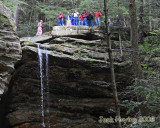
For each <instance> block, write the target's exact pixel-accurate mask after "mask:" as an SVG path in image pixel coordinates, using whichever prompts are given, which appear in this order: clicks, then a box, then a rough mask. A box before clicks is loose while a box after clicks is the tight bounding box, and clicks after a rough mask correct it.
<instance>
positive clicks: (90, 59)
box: [88, 58, 97, 61]
mask: <svg viewBox="0 0 160 128" xmlns="http://www.w3.org/2000/svg"><path fill="white" fill-rule="evenodd" d="M88 59H89V61H97V60H96V59H92V58H88Z"/></svg>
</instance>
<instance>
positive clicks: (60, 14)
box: [57, 12, 63, 26]
mask: <svg viewBox="0 0 160 128" xmlns="http://www.w3.org/2000/svg"><path fill="white" fill-rule="evenodd" d="M57 18H58V24H59V26H63V20H62V19H63V15H62V13H61V12H59V14H58V15H57Z"/></svg>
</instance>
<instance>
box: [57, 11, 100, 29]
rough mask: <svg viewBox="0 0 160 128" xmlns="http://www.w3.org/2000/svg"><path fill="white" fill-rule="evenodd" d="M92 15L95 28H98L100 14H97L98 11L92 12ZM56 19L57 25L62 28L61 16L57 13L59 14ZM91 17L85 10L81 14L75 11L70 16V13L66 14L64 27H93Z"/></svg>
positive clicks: (90, 13)
mask: <svg viewBox="0 0 160 128" xmlns="http://www.w3.org/2000/svg"><path fill="white" fill-rule="evenodd" d="M93 14H94V16H95V22H96V26H100V24H101V22H100V16H102V14H101V13H100V12H99V10H97V11H96V12H94V11H93ZM57 18H58V25H59V26H63V25H64V24H63V18H64V17H63V15H62V13H61V12H59V14H58V15H57ZM93 19H94V18H93V15H92V12H89V13H87V12H86V10H84V11H83V13H81V14H79V12H78V11H77V10H75V11H74V13H72V15H70V13H69V12H68V13H67V15H66V18H65V20H66V26H71V25H75V26H81V25H84V26H87V25H88V26H89V27H93Z"/></svg>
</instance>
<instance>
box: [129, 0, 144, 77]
mask: <svg viewBox="0 0 160 128" xmlns="http://www.w3.org/2000/svg"><path fill="white" fill-rule="evenodd" d="M129 15H130V22H131V23H130V24H131V43H132V52H133V54H132V55H133V56H132V61H133V71H134V73H135V77H137V78H142V76H143V75H142V68H141V64H140V61H139V52H138V23H137V14H136V4H135V0H130V3H129Z"/></svg>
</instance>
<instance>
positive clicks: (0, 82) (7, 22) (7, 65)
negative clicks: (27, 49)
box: [0, 2, 21, 97]
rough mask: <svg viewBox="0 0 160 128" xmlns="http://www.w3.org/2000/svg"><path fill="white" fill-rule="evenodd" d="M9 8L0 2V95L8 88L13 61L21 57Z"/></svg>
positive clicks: (12, 70)
mask: <svg viewBox="0 0 160 128" xmlns="http://www.w3.org/2000/svg"><path fill="white" fill-rule="evenodd" d="M15 29H16V27H15V25H14V19H13V17H12V14H11V12H10V10H8V9H7V8H6V7H4V6H3V5H2V3H1V2H0V97H1V95H2V94H4V93H5V92H6V91H7V90H8V85H9V82H10V79H11V76H12V73H13V72H14V65H15V63H16V62H17V61H18V60H20V59H21V46H20V41H19V38H18V36H17V34H16V32H15Z"/></svg>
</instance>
